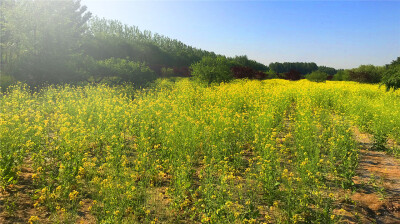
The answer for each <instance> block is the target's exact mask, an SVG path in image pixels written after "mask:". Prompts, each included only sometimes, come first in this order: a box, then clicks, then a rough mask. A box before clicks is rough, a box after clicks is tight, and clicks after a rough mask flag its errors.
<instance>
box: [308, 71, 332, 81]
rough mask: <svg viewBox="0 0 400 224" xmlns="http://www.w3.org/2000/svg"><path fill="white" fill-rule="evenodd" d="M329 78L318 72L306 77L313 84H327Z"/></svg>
mask: <svg viewBox="0 0 400 224" xmlns="http://www.w3.org/2000/svg"><path fill="white" fill-rule="evenodd" d="M327 78H328V74H326V73H325V72H322V71H318V70H317V71H314V72H311V73H310V74H308V75H306V79H307V80H309V81H312V82H325V81H326V79H327Z"/></svg>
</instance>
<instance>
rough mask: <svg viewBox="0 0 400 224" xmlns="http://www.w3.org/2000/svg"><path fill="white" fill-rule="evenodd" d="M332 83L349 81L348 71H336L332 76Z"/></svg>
mask: <svg viewBox="0 0 400 224" xmlns="http://www.w3.org/2000/svg"><path fill="white" fill-rule="evenodd" d="M332 80H334V81H350V73H349V71H348V70H341V71H338V72H337V73H336V74H335V75H334V76H333V79H332Z"/></svg>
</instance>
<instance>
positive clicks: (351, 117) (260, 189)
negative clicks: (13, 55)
mask: <svg viewBox="0 0 400 224" xmlns="http://www.w3.org/2000/svg"><path fill="white" fill-rule="evenodd" d="M399 99H400V94H399V92H398V91H397V92H394V93H393V92H385V91H384V90H383V88H382V89H380V88H379V86H377V85H363V84H357V83H351V82H328V83H311V82H308V81H304V80H303V81H298V82H289V81H284V80H267V81H261V82H260V81H245V80H240V81H235V82H233V83H230V84H221V85H218V86H211V87H204V86H201V85H199V84H197V83H194V82H191V81H189V80H186V79H183V80H180V81H178V82H176V83H173V82H170V81H167V80H163V81H159V82H158V84H157V85H155V86H154V88H152V89H147V90H142V91H136V90H133V89H132V88H131V87H129V86H125V87H107V86H103V85H99V86H91V85H89V86H85V87H70V86H58V87H49V88H46V89H43V90H42V91H40V92H38V93H30V92H29V91H28V90H27V87H26V86H23V85H18V86H14V87H12V88H10V90H9V92H7V93H5V94H3V95H1V96H0V100H1V107H0V110H1V113H0V116H1V117H0V147H1V148H0V178H1V180H0V186H1V188H3V189H4V190H5V191H10V189H11V188H13V186H15V185H18V179H19V176H20V175H21V174H22V172H21V170H25V171H24V172H26V170H30V172H32V173H33V174H32V180H33V181H32V186H33V187H34V188H35V189H36V190H35V195H33V196H32V204H34V206H35V208H36V209H37V210H38V211H39V210H40V211H46V212H47V213H48V214H50V216H46V217H41V216H40V215H37V216H38V217H37V216H35V215H34V216H32V217H30V221H31V222H35V221H38V222H40V221H41V220H43V219H46V220H50V221H58V222H62V223H65V222H71V223H73V222H76V221H77V220H79V219H80V218H87V217H92V218H93V219H94V220H96V221H97V222H99V223H115V222H117V223H119V222H122V223H124V222H125V223H132V222H149V223H150V222H154V223H159V222H180V221H186V222H204V223H207V222H211V223H227V222H238V223H240V222H243V223H247V222H248V223H258V222H266V223H269V222H273V223H276V222H278V223H295V222H321V223H336V222H338V221H340V215H337V212H336V210H337V207H336V204H335V200H336V198H337V196H338V195H337V192H338V191H337V189H339V188H350V187H351V186H352V177H353V176H354V173H355V172H354V171H355V168H356V166H357V162H358V147H357V144H356V142H355V141H354V136H353V127H354V126H358V127H359V128H360V129H361V130H362V131H364V132H369V133H371V134H373V136H374V138H375V146H376V147H377V148H380V149H383V148H384V147H385V148H384V149H385V150H388V152H390V153H393V154H397V155H399V154H400V150H399V149H398V148H396V147H395V146H396V141H397V142H400V130H399V127H400V100H399ZM388 139H390V140H391V141H390V142H391V145H389V146H387V144H386V141H387V140H388ZM11 212H12V211H10V213H11ZM82 214H85V217H82Z"/></svg>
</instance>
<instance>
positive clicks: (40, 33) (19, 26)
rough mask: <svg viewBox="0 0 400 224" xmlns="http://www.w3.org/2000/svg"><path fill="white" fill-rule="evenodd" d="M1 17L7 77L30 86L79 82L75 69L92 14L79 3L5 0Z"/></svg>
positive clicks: (3, 56)
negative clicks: (87, 23)
mask: <svg viewBox="0 0 400 224" xmlns="http://www.w3.org/2000/svg"><path fill="white" fill-rule="evenodd" d="M1 13H2V19H1V29H2V32H4V35H3V36H2V39H1V47H2V49H1V50H2V55H1V58H2V61H4V64H3V65H4V70H5V72H6V73H7V74H11V75H13V76H14V77H15V78H17V79H19V80H24V81H28V82H29V83H32V84H37V83H40V82H43V81H48V82H53V83H56V82H61V81H72V80H75V79H77V78H81V77H80V76H81V74H79V72H78V70H79V69H77V68H76V66H78V65H79V64H80V63H79V61H80V60H81V58H80V57H81V41H82V37H83V35H84V33H85V32H86V30H87V26H86V22H87V21H88V19H89V18H90V16H91V14H90V13H89V12H86V7H85V6H81V4H80V1H75V0H63V1H55V0H53V1H51V0H35V1H32V0H27V1H23V0H6V1H5V2H4V3H3V2H2V5H1ZM3 37H4V38H3Z"/></svg>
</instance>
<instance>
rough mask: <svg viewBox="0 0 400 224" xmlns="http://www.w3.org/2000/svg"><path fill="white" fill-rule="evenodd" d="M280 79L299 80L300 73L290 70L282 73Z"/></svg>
mask: <svg viewBox="0 0 400 224" xmlns="http://www.w3.org/2000/svg"><path fill="white" fill-rule="evenodd" d="M280 76H281V78H282V79H286V80H292V81H295V80H300V79H301V78H302V77H301V73H300V72H298V71H296V70H293V69H292V70H290V71H289V72H286V73H283V74H281V75H280Z"/></svg>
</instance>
